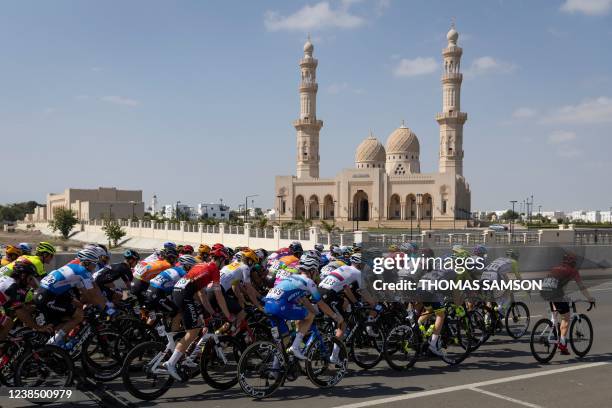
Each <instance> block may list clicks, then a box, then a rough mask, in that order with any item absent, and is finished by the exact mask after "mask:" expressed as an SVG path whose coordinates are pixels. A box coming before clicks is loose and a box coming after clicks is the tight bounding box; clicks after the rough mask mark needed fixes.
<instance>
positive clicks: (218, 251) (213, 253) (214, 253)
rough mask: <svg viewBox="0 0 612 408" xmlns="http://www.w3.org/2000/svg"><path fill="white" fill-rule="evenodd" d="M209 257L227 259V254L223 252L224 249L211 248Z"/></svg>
mask: <svg viewBox="0 0 612 408" xmlns="http://www.w3.org/2000/svg"><path fill="white" fill-rule="evenodd" d="M210 256H212V257H213V258H223V259H227V258H228V256H227V252H225V248H213V249H212V250H211V251H210Z"/></svg>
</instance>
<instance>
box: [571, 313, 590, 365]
mask: <svg viewBox="0 0 612 408" xmlns="http://www.w3.org/2000/svg"><path fill="white" fill-rule="evenodd" d="M569 341H570V345H571V346H572V350H574V353H576V355H577V356H578V357H584V356H586V355H587V353H588V352H589V351H590V350H591V346H592V345H593V325H592V324H591V319H589V317H588V316H587V315H585V314H579V315H578V317H577V318H575V319H574V320H572V324H571V325H570V334H569Z"/></svg>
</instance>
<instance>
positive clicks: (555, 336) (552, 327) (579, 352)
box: [529, 300, 595, 363]
mask: <svg viewBox="0 0 612 408" xmlns="http://www.w3.org/2000/svg"><path fill="white" fill-rule="evenodd" d="M577 302H586V301H573V300H572V301H570V306H571V309H570V310H571V316H570V327H569V339H568V341H569V344H570V346H571V348H572V350H573V351H574V353H575V354H576V356H578V357H579V358H582V357H584V356H586V355H587V354H588V352H589V351H590V350H591V346H592V345H593V324H592V323H591V319H589V317H588V316H587V315H586V314H584V313H579V314H576V303H577ZM588 303H589V307H588V309H587V312H589V311H591V309H592V308H593V307H594V306H595V303H594V302H588ZM550 309H551V313H550V319H546V318H543V319H540V320H538V321H537V322H536V324H535V326H534V327H533V331H532V332H531V339H530V342H529V348H530V349H531V354H532V355H533V357H534V358H535V359H536V360H537V361H538V362H540V363H548V362H549V361H550V360H552V358H553V357H554V355H555V353H556V352H557V347H558V345H559V333H560V321H559V319H558V318H557V311H556V310H554V307H553V304H552V303H550ZM583 344H584V347H581V345H583ZM540 348H541V350H540Z"/></svg>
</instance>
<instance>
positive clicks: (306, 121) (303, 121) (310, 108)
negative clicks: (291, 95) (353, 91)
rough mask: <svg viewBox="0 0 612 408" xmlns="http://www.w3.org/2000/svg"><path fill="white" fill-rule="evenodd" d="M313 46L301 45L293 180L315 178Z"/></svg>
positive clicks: (316, 123) (316, 127)
mask: <svg viewBox="0 0 612 408" xmlns="http://www.w3.org/2000/svg"><path fill="white" fill-rule="evenodd" d="M313 50H314V46H313V45H312V43H311V42H310V36H308V41H306V44H304V58H302V59H301V60H300V72H301V80H300V87H299V89H300V118H299V119H298V120H296V121H294V122H293V126H295V129H296V130H297V178H319V130H321V127H323V122H322V121H320V120H317V90H318V88H319V85H318V84H317V64H318V63H319V62H318V61H317V60H316V58H313V57H312V51H313Z"/></svg>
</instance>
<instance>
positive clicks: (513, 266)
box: [481, 258, 521, 280]
mask: <svg viewBox="0 0 612 408" xmlns="http://www.w3.org/2000/svg"><path fill="white" fill-rule="evenodd" d="M510 272H512V273H513V274H514V276H516V278H517V279H520V277H521V275H520V273H519V271H518V262H517V261H516V260H515V259H511V258H497V259H496V260H494V261H493V262H491V263H490V264H488V265H487V266H485V268H484V270H483V272H482V277H481V279H482V280H495V279H485V276H489V277H490V278H493V275H494V274H497V275H498V276H499V277H500V278H501V279H507V277H508V274H509V273H510Z"/></svg>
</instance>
